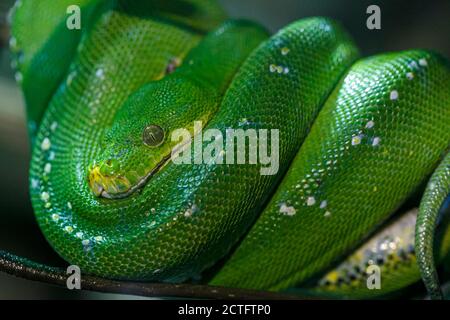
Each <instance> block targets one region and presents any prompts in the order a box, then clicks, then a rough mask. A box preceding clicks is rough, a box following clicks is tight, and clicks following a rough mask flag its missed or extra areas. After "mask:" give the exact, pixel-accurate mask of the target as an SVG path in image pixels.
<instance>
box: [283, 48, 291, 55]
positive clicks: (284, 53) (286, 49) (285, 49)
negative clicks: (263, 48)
mask: <svg viewBox="0 0 450 320" xmlns="http://www.w3.org/2000/svg"><path fill="white" fill-rule="evenodd" d="M290 51H291V50H290V49H289V48H287V47H284V48H282V49H281V54H282V55H283V56H287V55H288V54H289V52H290Z"/></svg>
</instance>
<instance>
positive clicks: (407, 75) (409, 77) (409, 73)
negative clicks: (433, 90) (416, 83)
mask: <svg viewBox="0 0 450 320" xmlns="http://www.w3.org/2000/svg"><path fill="white" fill-rule="evenodd" d="M406 78H408V80H412V79H414V73H412V72H408V73H407V74H406Z"/></svg>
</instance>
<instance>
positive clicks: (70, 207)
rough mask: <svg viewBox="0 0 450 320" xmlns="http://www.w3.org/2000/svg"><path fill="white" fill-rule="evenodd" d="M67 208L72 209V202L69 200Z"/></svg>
mask: <svg viewBox="0 0 450 320" xmlns="http://www.w3.org/2000/svg"><path fill="white" fill-rule="evenodd" d="M67 208H69V210H72V204H71V203H70V202H67Z"/></svg>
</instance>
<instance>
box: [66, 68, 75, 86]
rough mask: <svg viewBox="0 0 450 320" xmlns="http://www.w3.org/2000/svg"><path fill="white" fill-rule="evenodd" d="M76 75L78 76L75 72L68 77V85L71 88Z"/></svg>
mask: <svg viewBox="0 0 450 320" xmlns="http://www.w3.org/2000/svg"><path fill="white" fill-rule="evenodd" d="M76 75H77V72H76V71H73V72H71V73H70V74H69V75H68V76H67V80H66V84H67V85H68V86H70V85H71V84H72V81H73V79H74V78H75V76H76Z"/></svg>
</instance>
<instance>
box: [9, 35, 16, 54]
mask: <svg viewBox="0 0 450 320" xmlns="http://www.w3.org/2000/svg"><path fill="white" fill-rule="evenodd" d="M9 47H10V48H11V50H13V51H14V50H15V49H16V48H17V39H16V38H15V37H11V38H10V39H9Z"/></svg>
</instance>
